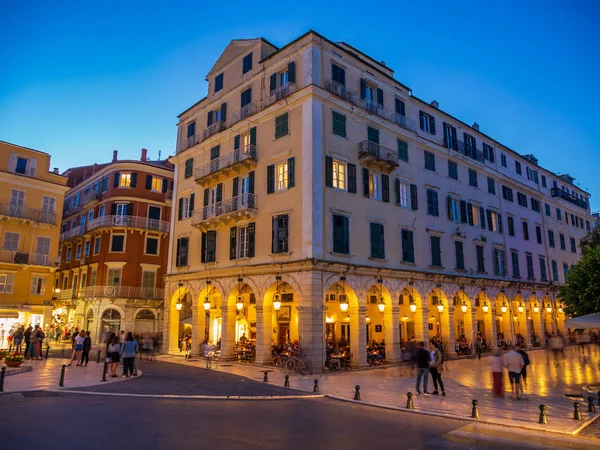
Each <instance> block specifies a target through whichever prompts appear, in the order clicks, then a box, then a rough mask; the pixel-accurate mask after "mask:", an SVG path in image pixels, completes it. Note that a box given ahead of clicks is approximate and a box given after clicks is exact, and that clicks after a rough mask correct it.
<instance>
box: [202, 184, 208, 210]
mask: <svg viewBox="0 0 600 450" xmlns="http://www.w3.org/2000/svg"><path fill="white" fill-rule="evenodd" d="M209 192H210V190H209V189H208V188H206V189H204V199H203V202H202V205H203V206H205V207H206V206H208V195H209Z"/></svg>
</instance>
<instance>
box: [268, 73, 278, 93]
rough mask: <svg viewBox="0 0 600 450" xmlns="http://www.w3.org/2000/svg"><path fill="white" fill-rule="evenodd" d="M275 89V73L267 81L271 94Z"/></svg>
mask: <svg viewBox="0 0 600 450" xmlns="http://www.w3.org/2000/svg"><path fill="white" fill-rule="evenodd" d="M275 89H277V74H276V73H274V74H273V75H271V77H270V79H269V90H270V91H271V92H273V91H274V90H275Z"/></svg>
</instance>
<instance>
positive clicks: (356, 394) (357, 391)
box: [354, 384, 360, 400]
mask: <svg viewBox="0 0 600 450" xmlns="http://www.w3.org/2000/svg"><path fill="white" fill-rule="evenodd" d="M354 400H360V386H359V385H358V384H357V385H356V386H354Z"/></svg>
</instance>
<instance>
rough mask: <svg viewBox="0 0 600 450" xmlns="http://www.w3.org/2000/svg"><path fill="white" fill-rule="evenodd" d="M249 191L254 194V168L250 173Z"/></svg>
mask: <svg viewBox="0 0 600 450" xmlns="http://www.w3.org/2000/svg"><path fill="white" fill-rule="evenodd" d="M248 193H249V194H254V170H253V171H252V172H249V173H248Z"/></svg>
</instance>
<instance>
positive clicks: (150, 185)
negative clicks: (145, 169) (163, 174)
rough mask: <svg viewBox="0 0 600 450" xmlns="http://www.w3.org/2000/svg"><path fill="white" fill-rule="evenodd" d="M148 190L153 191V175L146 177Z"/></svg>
mask: <svg viewBox="0 0 600 450" xmlns="http://www.w3.org/2000/svg"><path fill="white" fill-rule="evenodd" d="M146 189H148V190H150V189H152V175H146Z"/></svg>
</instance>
